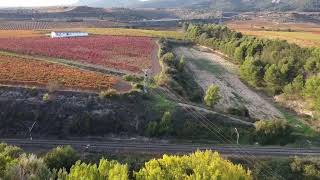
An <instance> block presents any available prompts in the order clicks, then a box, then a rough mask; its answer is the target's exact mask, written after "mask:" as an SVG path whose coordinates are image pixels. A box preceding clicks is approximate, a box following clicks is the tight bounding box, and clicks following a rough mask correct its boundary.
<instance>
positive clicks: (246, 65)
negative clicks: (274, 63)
mask: <svg viewBox="0 0 320 180" xmlns="http://www.w3.org/2000/svg"><path fill="white" fill-rule="evenodd" d="M262 74H263V66H262V65H261V64H260V62H259V61H258V60H255V59H253V58H252V57H251V58H246V60H245V61H244V62H243V64H242V65H241V66H240V76H241V78H242V79H244V80H246V81H247V82H248V83H249V84H250V85H252V86H254V87H257V86H259V85H260V83H261V80H262V77H263V75H262Z"/></svg>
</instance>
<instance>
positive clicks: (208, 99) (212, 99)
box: [204, 84, 221, 107]
mask: <svg viewBox="0 0 320 180" xmlns="http://www.w3.org/2000/svg"><path fill="white" fill-rule="evenodd" d="M219 91H220V89H219V87H218V86H216V85H214V84H213V85H211V86H210V87H209V88H208V89H207V91H206V95H205V97H204V102H205V103H206V105H207V106H209V107H213V106H214V105H215V104H216V103H218V101H219V99H220V98H221V97H220V95H219Z"/></svg>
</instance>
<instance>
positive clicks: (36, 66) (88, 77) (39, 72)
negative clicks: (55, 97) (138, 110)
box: [0, 56, 118, 90]
mask: <svg viewBox="0 0 320 180" xmlns="http://www.w3.org/2000/svg"><path fill="white" fill-rule="evenodd" d="M52 82H58V83H59V84H60V85H61V86H62V88H66V89H81V90H106V89H110V88H112V87H113V86H114V85H115V84H116V83H117V82H118V80H117V78H115V77H112V76H107V75H103V74H98V73H94V72H89V71H84V70H80V69H75V68H71V67H67V66H64V65H58V64H52V63H47V62H42V61H37V60H32V59H22V58H21V59H20V58H14V57H8V56H0V83H1V84H5V85H29V86H40V87H45V86H47V85H48V84H49V83H52Z"/></svg>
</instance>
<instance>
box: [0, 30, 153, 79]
mask: <svg viewBox="0 0 320 180" xmlns="http://www.w3.org/2000/svg"><path fill="white" fill-rule="evenodd" d="M155 46H156V44H155V42H154V40H153V39H152V38H148V37H123V36H122V37H120V36H91V37H85V38H55V39H52V38H48V37H30V38H1V39H0V49H1V50H5V51H10V52H15V53H21V54H28V55H33V56H34V55H35V56H45V57H53V58H61V59H68V60H74V61H79V62H82V63H90V64H95V65H101V66H105V67H108V68H114V69H120V70H127V71H131V72H135V73H137V72H141V70H142V69H145V68H150V66H151V58H152V52H153V50H154V48H155Z"/></svg>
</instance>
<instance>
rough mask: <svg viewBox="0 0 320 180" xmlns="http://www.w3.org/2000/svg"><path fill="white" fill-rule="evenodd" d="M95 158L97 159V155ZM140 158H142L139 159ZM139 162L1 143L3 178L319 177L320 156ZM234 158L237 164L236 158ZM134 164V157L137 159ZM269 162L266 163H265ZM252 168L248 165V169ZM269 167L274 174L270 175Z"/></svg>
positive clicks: (198, 156) (197, 156)
mask: <svg viewBox="0 0 320 180" xmlns="http://www.w3.org/2000/svg"><path fill="white" fill-rule="evenodd" d="M94 159H95V158H94ZM136 161H139V160H137V159H136ZM142 162H143V163H142V164H140V165H137V164H131V166H136V165H137V167H131V166H130V165H128V164H126V163H128V160H125V161H124V162H123V163H120V162H119V161H116V160H108V159H105V158H102V159H98V160H92V159H87V158H84V157H82V156H80V154H78V152H76V151H75V150H74V149H73V148H72V147H71V146H61V147H57V148H54V149H52V150H50V151H49V152H47V153H45V154H43V155H41V156H36V155H34V154H28V153H26V152H24V151H23V150H22V149H21V148H19V147H16V146H10V145H7V144H0V179H4V180H20V179H25V180H82V179H83V180H102V179H106V180H108V179H109V180H127V179H136V180H150V179H164V180H167V179H168V180H169V179H179V180H183V179H221V180H229V179H235V180H240V179H241V180H251V179H259V180H260V179H261V180H264V179H266V180H267V179H268V180H269V179H278V178H279V179H281V178H280V177H282V179H283V178H286V179H289V180H298V179H299V180H300V179H310V180H311V179H319V178H320V168H319V157H305V158H298V157H294V158H281V159H278V158H276V159H270V158H268V159H265V160H264V159H261V160H259V161H254V163H249V164H248V162H247V161H243V162H242V161H241V160H240V159H237V158H236V157H234V158H231V159H230V160H227V159H224V158H222V157H221V156H220V155H219V154H218V153H217V152H212V151H197V152H194V153H191V154H187V155H181V156H176V155H163V156H162V157H158V158H154V159H151V160H143V161H142ZM234 162H236V163H234ZM133 163H135V162H133ZM266 167H268V168H266ZM249 169H250V170H249ZM270 171H272V172H273V173H271V174H270Z"/></svg>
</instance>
